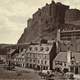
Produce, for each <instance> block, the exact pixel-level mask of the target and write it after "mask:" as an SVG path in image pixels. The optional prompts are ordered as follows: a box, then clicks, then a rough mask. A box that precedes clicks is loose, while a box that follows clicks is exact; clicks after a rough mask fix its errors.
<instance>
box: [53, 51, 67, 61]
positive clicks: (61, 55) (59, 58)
mask: <svg viewBox="0 0 80 80" xmlns="http://www.w3.org/2000/svg"><path fill="white" fill-rule="evenodd" d="M54 60H55V61H63V62H66V61H67V52H60V53H59V54H57V56H56V58H55V59H54Z"/></svg>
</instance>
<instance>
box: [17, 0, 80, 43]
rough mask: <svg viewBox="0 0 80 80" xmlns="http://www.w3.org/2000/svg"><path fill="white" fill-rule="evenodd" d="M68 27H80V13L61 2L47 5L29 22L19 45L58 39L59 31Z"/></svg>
mask: <svg viewBox="0 0 80 80" xmlns="http://www.w3.org/2000/svg"><path fill="white" fill-rule="evenodd" d="M65 24H67V25H69V24H70V25H71V24H73V25H78V26H79V25H80V11H79V10H78V9H69V6H67V5H64V4H62V3H60V2H58V3H55V2H54V1H52V3H51V4H46V5H45V6H44V7H42V8H39V9H38V11H36V13H34V14H33V15H32V18H30V19H28V21H27V28H25V29H24V32H23V34H22V35H21V37H20V39H19V40H18V44H19V43H28V42H32V41H34V42H37V41H39V40H40V39H47V40H52V39H53V40H54V39H56V35H57V29H63V28H64V26H65Z"/></svg>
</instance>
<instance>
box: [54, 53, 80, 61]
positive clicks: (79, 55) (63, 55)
mask: <svg viewBox="0 0 80 80" xmlns="http://www.w3.org/2000/svg"><path fill="white" fill-rule="evenodd" d="M72 56H74V57H75V59H76V61H77V62H80V52H72ZM54 60H55V61H63V62H66V61H67V52H60V53H59V54H57V56H56V58H55V59H54Z"/></svg>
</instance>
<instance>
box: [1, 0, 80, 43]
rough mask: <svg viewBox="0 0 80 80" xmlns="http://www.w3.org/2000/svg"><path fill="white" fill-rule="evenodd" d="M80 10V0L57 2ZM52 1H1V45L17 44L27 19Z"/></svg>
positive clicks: (60, 0) (61, 0)
mask: <svg viewBox="0 0 80 80" xmlns="http://www.w3.org/2000/svg"><path fill="white" fill-rule="evenodd" d="M55 1H59V2H62V3H64V4H67V5H70V6H71V8H78V9H80V0H55ZM50 2H51V0H0V43H9V44H12V43H17V40H18V39H19V38H20V36H21V34H22V33H23V31H24V28H25V27H27V19H28V18H29V17H31V15H32V14H33V13H34V12H35V11H36V10H37V9H38V8H41V7H42V6H44V5H45V4H46V3H50Z"/></svg>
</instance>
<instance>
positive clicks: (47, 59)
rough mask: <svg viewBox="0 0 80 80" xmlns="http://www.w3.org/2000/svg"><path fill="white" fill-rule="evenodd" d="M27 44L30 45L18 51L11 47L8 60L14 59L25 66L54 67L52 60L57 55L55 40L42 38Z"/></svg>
mask: <svg viewBox="0 0 80 80" xmlns="http://www.w3.org/2000/svg"><path fill="white" fill-rule="evenodd" d="M25 45H28V47H25V48H20V49H21V50H20V49H19V51H18V52H16V49H11V50H10V52H9V54H8V58H7V59H8V62H9V61H12V62H13V63H14V64H15V65H17V66H20V67H24V68H33V69H38V70H42V69H45V70H47V69H52V61H53V59H54V57H55V56H56V55H57V53H56V42H55V41H54V40H50V41H47V40H41V42H39V43H32V42H31V43H29V44H25ZM13 54H14V55H13ZM50 55H51V56H50Z"/></svg>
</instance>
